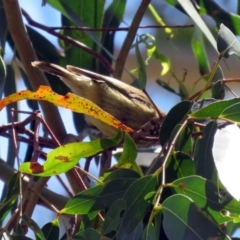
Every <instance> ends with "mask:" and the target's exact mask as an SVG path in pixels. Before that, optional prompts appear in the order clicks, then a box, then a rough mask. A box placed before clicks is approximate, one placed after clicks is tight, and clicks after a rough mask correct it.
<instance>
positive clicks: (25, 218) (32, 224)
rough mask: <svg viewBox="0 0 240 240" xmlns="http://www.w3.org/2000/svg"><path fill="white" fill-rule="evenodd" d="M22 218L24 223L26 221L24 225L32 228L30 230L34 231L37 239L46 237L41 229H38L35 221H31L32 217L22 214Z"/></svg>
mask: <svg viewBox="0 0 240 240" xmlns="http://www.w3.org/2000/svg"><path fill="white" fill-rule="evenodd" d="M22 220H23V221H24V223H26V225H27V226H28V227H29V228H31V229H32V231H33V232H34V234H35V236H36V239H37V240H45V239H46V238H45V236H44V234H43V232H42V230H41V229H40V227H39V226H38V224H37V223H36V222H35V221H33V219H31V218H29V217H28V216H27V215H25V214H24V215H23V216H22Z"/></svg>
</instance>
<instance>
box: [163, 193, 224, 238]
mask: <svg viewBox="0 0 240 240" xmlns="http://www.w3.org/2000/svg"><path fill="white" fill-rule="evenodd" d="M179 206H181V207H179ZM162 210H163V228H164V231H165V233H166V235H167V237H168V239H170V240H175V239H176V240H178V239H211V238H216V239H229V238H228V237H227V236H226V235H225V234H224V233H223V232H221V230H220V229H219V228H218V226H217V225H216V224H215V223H214V222H213V221H211V220H209V219H208V218H207V217H205V215H204V214H203V213H202V211H201V209H199V208H198V207H197V206H196V205H195V204H194V203H193V202H192V201H191V199H190V198H188V197H186V196H183V195H180V194H177V195H173V196H171V197H169V198H167V199H166V200H165V201H164V202H163V204H162ZM169 223H171V224H169ZM173 226H174V227H173Z"/></svg>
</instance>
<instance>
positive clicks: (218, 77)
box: [212, 65, 225, 100]
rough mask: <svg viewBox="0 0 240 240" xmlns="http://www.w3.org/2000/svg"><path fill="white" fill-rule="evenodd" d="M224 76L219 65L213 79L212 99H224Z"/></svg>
mask: <svg viewBox="0 0 240 240" xmlns="http://www.w3.org/2000/svg"><path fill="white" fill-rule="evenodd" d="M224 78H225V77H224V74H223V71H222V68H221V67H220V65H218V67H217V70H216V72H215V74H214V76H213V79H212V85H213V86H212V97H213V98H215V99H220V100H222V99H224V97H225V86H224V82H223V79H224Z"/></svg>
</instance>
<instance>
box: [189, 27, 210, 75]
mask: <svg viewBox="0 0 240 240" xmlns="http://www.w3.org/2000/svg"><path fill="white" fill-rule="evenodd" d="M192 50H193V53H194V55H195V57H196V59H197V63H198V68H199V72H200V74H201V75H202V76H204V75H206V74H208V73H210V65H209V62H208V57H207V53H206V49H205V44H204V40H203V36H202V32H201V31H200V29H199V28H198V27H196V28H195V32H194V35H193V38H192Z"/></svg>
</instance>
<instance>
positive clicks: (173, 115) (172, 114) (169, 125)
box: [160, 101, 191, 146]
mask: <svg viewBox="0 0 240 240" xmlns="http://www.w3.org/2000/svg"><path fill="white" fill-rule="evenodd" d="M190 109H191V102H190V101H183V102H180V103H178V104H177V105H175V106H174V107H173V108H172V109H171V110H170V111H169V113H168V114H167V116H166V117H165V119H164V121H163V123H162V126H161V129H160V144H161V145H162V146H163V145H164V144H165V143H166V142H167V141H168V140H169V138H170V136H171V134H172V131H173V129H174V128H175V126H176V125H177V124H179V123H181V121H182V120H183V119H184V118H185V116H186V115H187V113H188V112H189V110H190Z"/></svg>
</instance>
